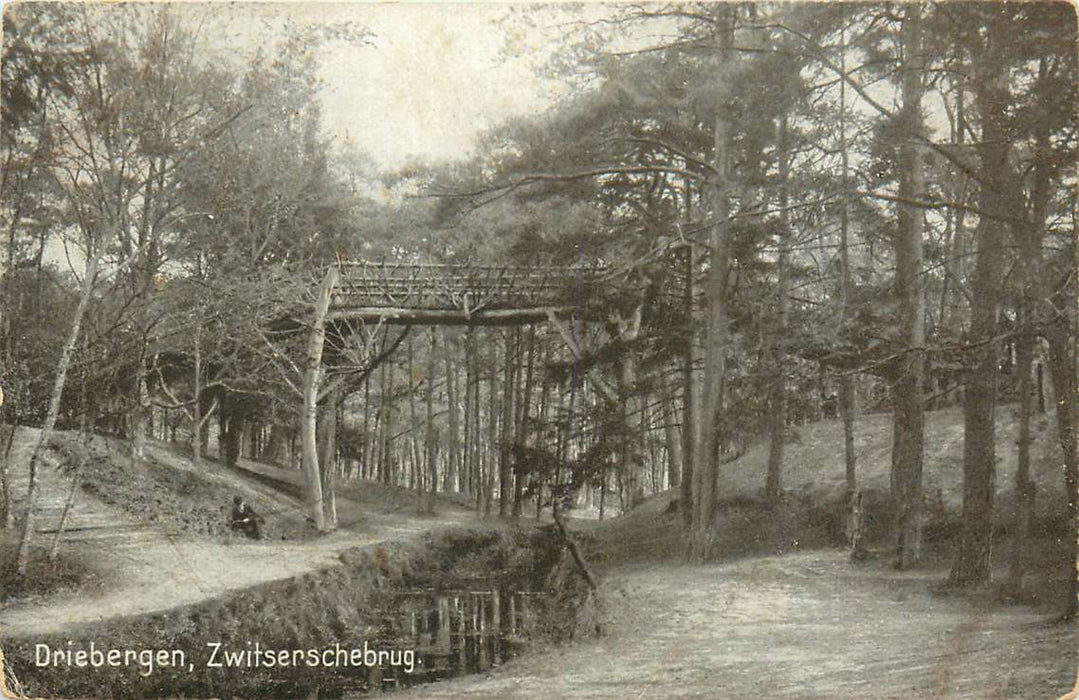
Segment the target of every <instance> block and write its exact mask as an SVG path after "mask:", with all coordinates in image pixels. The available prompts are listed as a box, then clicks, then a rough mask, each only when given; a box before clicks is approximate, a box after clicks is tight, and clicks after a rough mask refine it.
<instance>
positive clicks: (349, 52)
mask: <svg viewBox="0 0 1079 700" xmlns="http://www.w3.org/2000/svg"><path fill="white" fill-rule="evenodd" d="M566 7H568V6H562V7H550V6H548V7H537V6H535V5H531V6H526V5H523V4H520V3H516V4H496V3H482V2H458V3H449V2H433V3H412V2H405V3H392V4H391V3H381V2H340V3H305V2H289V3H266V4H261V3H256V4H235V5H232V6H230V7H229V11H228V12H227V20H226V22H225V23H226V24H227V25H230V26H228V27H216V28H212V29H210V30H209V32H208V34H210V35H216V37H215V38H214V39H213V41H215V42H216V43H217V47H218V49H219V50H222V51H225V52H238V53H243V52H244V51H245V50H246V51H250V50H253V49H255V48H258V47H260V46H265V45H266V43H267V41H268V37H269V38H271V39H272V38H278V37H280V36H282V35H283V32H282V31H281V30H282V29H283V27H284V25H285V23H286V22H289V23H292V24H293V25H294V26H299V27H302V26H303V25H307V24H331V23H335V22H351V23H352V25H353V26H354V27H357V28H364V29H366V30H367V31H368V32H369V33H370V41H369V42H368V43H366V44H364V43H350V42H347V41H334V42H330V43H327V44H325V45H322V46H320V47H319V48H318V49H316V50H315V55H316V56H317V58H318V60H319V64H320V66H321V70H320V78H321V80H322V81H323V83H324V90H323V92H322V116H323V123H324V130H325V132H326V135H327V136H330V137H332V138H334V140H335V142H336V143H337V144H339V145H344V144H347V145H349V146H351V147H354V148H355V149H356V150H359V151H361V152H363V153H365V154H367V155H368V156H369V157H370V158H371V159H372V160H373V161H374V163H375V165H376V166H377V167H378V168H380V169H382V170H394V169H397V168H400V167H402V166H405V165H406V164H408V163H409V162H410V161H428V162H430V161H437V160H446V159H456V158H463V157H467V156H468V155H469V152H470V149H471V148H472V147H473V146H474V145H475V143H476V137H477V136H478V135H479V134H481V133H482V132H483V131H484V130H486V129H488V128H490V127H492V126H495V125H496V124H498V123H500V122H502V121H504V120H506V119H511V118H513V117H517V116H522V115H528V114H535V113H538V112H542V111H543V110H545V109H547V108H548V107H549V106H551V105H552V104H553V103H554V102H555V101H556V100H557V99H558V98H559V97H560V96H561V95H563V94H565V91H566V83H565V81H559V80H556V79H553V78H551V77H544V75H542V74H541V73H542V72H541V71H538V70H537V69H540V68H542V66H543V64H544V63H545V62H546V60H547V58H548V57H549V56H550V55H551V52H552V51H554V50H557V42H556V41H555V39H556V38H557V37H558V35H559V34H560V32H561V29H560V27H561V26H562V25H563V24H564V23H565V22H567V21H568V20H569V19H570V10H568V9H566ZM594 7H596V8H597V9H595V10H590V11H591V12H595V11H598V9H599V6H598V5H597V6H594ZM217 17H218V18H220V15H217ZM223 37H227V38H223Z"/></svg>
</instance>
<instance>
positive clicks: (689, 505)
mask: <svg viewBox="0 0 1079 700" xmlns="http://www.w3.org/2000/svg"><path fill="white" fill-rule="evenodd" d="M687 187H688V186H687ZM686 199H687V204H686V207H687V209H688V207H689V204H688V200H689V193H688V191H687V193H686ZM696 272H697V247H696V246H695V245H693V244H692V243H690V244H689V245H688V246H686V280H685V290H684V297H683V304H684V307H685V308H684V313H685V316H686V329H685V334H686V337H685V348H684V349H683V356H682V484H681V490H680V501H681V504H682V507H681V512H682V524H683V525H684V526H685V527H686V528H687V529H688V528H689V527H690V526H691V525H692V521H693V491H694V476H693V475H694V470H695V469H696V466H695V465H696V463H697V460H696V451H697V443H698V442H699V441H700V427H699V425H698V416H699V415H700V403H699V393H698V391H697V382H696V381H695V380H694V377H693V368H694V366H695V365H696V364H697V355H698V350H699V346H698V343H697V323H696V319H697V310H696V306H697V305H696V298H697V285H696Z"/></svg>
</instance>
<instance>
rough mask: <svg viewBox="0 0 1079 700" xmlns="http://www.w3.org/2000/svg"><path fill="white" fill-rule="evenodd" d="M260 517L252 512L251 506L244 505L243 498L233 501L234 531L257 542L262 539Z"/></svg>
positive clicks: (238, 497) (232, 524)
mask: <svg viewBox="0 0 1079 700" xmlns="http://www.w3.org/2000/svg"><path fill="white" fill-rule="evenodd" d="M259 520H260V518H259V516H258V515H257V514H256V513H255V511H253V510H251V506H249V505H247V504H246V503H244V499H243V498H242V497H241V496H236V497H235V498H233V499H232V523H231V525H230V527H231V528H232V529H233V530H239V531H241V532H243V533H244V535H246V536H247V537H248V538H250V539H252V540H257V539H261V538H262V534H261V533H260V532H259V522H258V521H259Z"/></svg>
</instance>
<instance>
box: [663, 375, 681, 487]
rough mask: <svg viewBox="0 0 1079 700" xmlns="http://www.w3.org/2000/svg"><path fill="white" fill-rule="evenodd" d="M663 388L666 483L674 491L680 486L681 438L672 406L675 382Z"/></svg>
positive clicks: (669, 381) (668, 383)
mask: <svg viewBox="0 0 1079 700" xmlns="http://www.w3.org/2000/svg"><path fill="white" fill-rule="evenodd" d="M665 384H666V386H664V387H663V396H662V398H661V401H662V406H661V407H660V410H661V411H662V414H661V415H662V417H663V433H664V438H666V440H667V483H668V485H669V488H671V489H676V488H679V487H680V486H681V485H682V436H681V435H680V434H679V431H678V426H677V425H676V423H675V421H676V420H677V418H676V414H677V409H676V408H675V405H674V392H675V389H676V387H675V382H674V381H672V380H667V381H666V382H665Z"/></svg>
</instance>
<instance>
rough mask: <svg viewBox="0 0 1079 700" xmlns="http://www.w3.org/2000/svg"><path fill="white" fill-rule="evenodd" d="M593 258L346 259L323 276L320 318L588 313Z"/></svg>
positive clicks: (516, 320)
mask: <svg viewBox="0 0 1079 700" xmlns="http://www.w3.org/2000/svg"><path fill="white" fill-rule="evenodd" d="M606 272H607V270H606V268H604V267H600V266H588V267H586V266H567V267H512V266H495V265H467V264H431V263H399V262H393V263H369V262H346V263H339V264H336V265H334V266H333V268H331V269H330V270H329V271H328V272H327V273H326V277H325V278H324V280H323V285H322V288H323V290H326V289H328V290H329V299H328V301H329V304H328V307H327V312H326V321H328V322H340V321H350V320H362V321H365V322H367V321H381V322H383V323H396V324H426V325H434V324H437V325H480V326H498V325H516V324H522V323H532V322H537V321H543V320H546V319H549V318H550V316H551V314H552V313H554V314H566V313H575V314H581V315H587V313H588V310H589V307H590V306H592V305H593V304H590V303H589V300H590V299H591V300H594V299H595V296H596V293H597V291H598V289H597V287H598V285H600V284H601V283H602V282H603V280H604V276H605V273H606Z"/></svg>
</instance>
